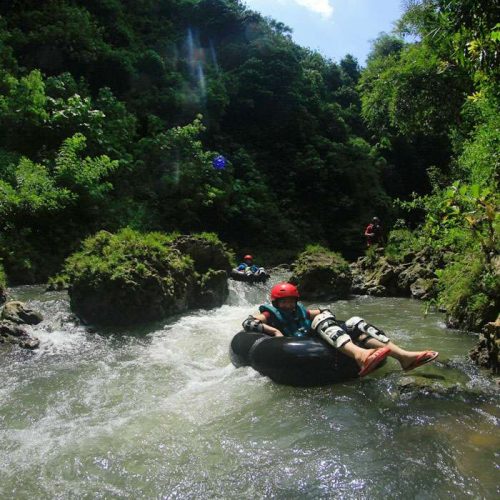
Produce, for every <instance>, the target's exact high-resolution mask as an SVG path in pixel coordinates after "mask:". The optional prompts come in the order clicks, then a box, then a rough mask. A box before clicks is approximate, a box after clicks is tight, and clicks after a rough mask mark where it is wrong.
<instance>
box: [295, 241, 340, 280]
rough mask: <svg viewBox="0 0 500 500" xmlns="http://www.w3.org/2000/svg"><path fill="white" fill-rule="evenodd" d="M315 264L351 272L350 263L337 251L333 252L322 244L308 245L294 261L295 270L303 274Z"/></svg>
mask: <svg viewBox="0 0 500 500" xmlns="http://www.w3.org/2000/svg"><path fill="white" fill-rule="evenodd" d="M311 265H313V266H325V265H328V266H329V267H335V268H336V269H337V270H338V272H349V263H348V262H347V261H346V260H345V259H344V258H343V257H342V255H340V254H339V253H337V252H332V251H331V250H328V248H325V247H323V246H321V245H307V246H306V249H305V250H304V251H303V252H302V253H300V254H299V256H298V257H297V260H296V261H295V263H294V271H295V273H297V274H302V273H303V272H306V271H308V270H310V268H311Z"/></svg>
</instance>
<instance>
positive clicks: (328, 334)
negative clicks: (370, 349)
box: [311, 311, 351, 349]
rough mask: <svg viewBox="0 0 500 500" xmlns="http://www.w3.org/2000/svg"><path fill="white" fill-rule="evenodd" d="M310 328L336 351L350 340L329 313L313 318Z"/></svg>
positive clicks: (324, 312) (325, 312)
mask: <svg viewBox="0 0 500 500" xmlns="http://www.w3.org/2000/svg"><path fill="white" fill-rule="evenodd" d="M311 328H312V329H313V330H314V331H315V332H317V333H318V334H319V335H320V337H322V338H323V339H325V340H326V341H327V342H328V343H329V344H330V345H332V346H333V347H335V348H336V349H339V348H340V347H342V346H343V345H345V344H347V342H350V340H351V337H349V335H348V334H347V332H346V331H345V330H343V329H342V328H340V326H338V325H337V322H336V321H335V316H334V315H333V314H332V313H331V312H330V311H323V312H322V313H320V314H318V315H317V316H316V317H315V318H314V320H313V322H312V325H311Z"/></svg>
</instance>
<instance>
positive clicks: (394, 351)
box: [365, 338, 432, 370]
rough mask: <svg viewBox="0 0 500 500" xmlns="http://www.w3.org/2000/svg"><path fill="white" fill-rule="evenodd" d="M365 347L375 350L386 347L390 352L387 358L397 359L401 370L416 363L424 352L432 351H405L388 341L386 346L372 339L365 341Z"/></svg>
mask: <svg viewBox="0 0 500 500" xmlns="http://www.w3.org/2000/svg"><path fill="white" fill-rule="evenodd" d="M365 345H366V346H369V347H375V348H377V347H388V348H389V349H390V350H391V354H389V356H392V357H393V358H395V359H397V360H398V361H399V363H400V364H401V368H403V370H405V369H407V368H409V367H410V366H412V365H413V364H414V363H415V362H416V360H417V358H419V357H420V356H422V355H424V354H425V353H426V352H432V351H407V350H405V349H402V348H401V347H399V346H398V345H396V344H395V343H394V342H391V341H389V342H387V343H386V344H384V343H383V342H379V341H378V340H376V339H373V338H368V339H367V340H365Z"/></svg>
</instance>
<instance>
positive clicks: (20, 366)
mask: <svg viewBox="0 0 500 500" xmlns="http://www.w3.org/2000/svg"><path fill="white" fill-rule="evenodd" d="M269 287H270V285H268V286H264V285H245V284H244V283H236V282H231V293H230V297H229V299H228V301H227V304H226V305H224V306H223V307H221V308H219V309H215V310H211V311H196V312H191V313H189V314H187V315H185V316H183V317H178V318H173V319H171V320H170V321H168V322H166V323H162V324H158V325H154V326H150V327H149V329H147V330H145V331H128V332H117V331H106V332H104V331H99V330H97V331H95V330H91V329H86V328H85V327H83V326H81V325H79V324H78V323H77V322H75V320H74V318H73V317H72V315H71V314H70V311H69V307H68V301H67V297H66V296H65V294H64V293H62V292H57V293H56V292H51V293H43V292H42V290H41V289H40V288H36V287H35V288H33V287H27V288H19V289H14V290H12V291H11V292H12V293H11V295H12V297H13V298H18V299H20V300H25V301H28V303H29V305H30V306H31V307H33V308H35V309H37V310H39V311H40V312H42V314H43V315H44V317H45V320H44V321H43V322H42V323H41V324H40V325H37V326H36V327H32V330H33V334H35V335H36V336H38V337H39V338H40V340H41V346H40V349H38V350H37V351H34V352H28V351H22V350H21V349H19V348H16V347H10V346H9V347H6V346H3V347H1V348H0V377H1V380H2V384H1V387H0V402H1V408H0V447H1V448H0V449H1V454H0V498H30V499H32V498H193V499H204V498H217V499H220V498H222V499H226V498H235V499H236V498H238V499H239V498H245V499H246V498H252V499H253V498H287V499H289V498H301V499H302V498H315V499H316V498H395V499H396V498H397V499H400V498H419V499H427V498H466V497H467V498H468V497H473V498H498V495H499V486H498V485H499V473H498V472H499V471H498V469H499V450H500V437H499V433H498V422H499V417H500V411H499V404H498V392H497V390H496V387H495V386H494V384H493V383H492V381H491V380H489V379H488V378H486V377H485V376H484V375H481V374H480V373H479V372H478V370H477V369H476V368H475V367H474V366H473V365H472V364H471V363H470V362H469V361H468V359H467V352H468V350H469V349H470V348H471V347H472V346H473V345H474V343H475V342H476V340H477V339H476V337H475V336H473V335H468V334H465V333H460V332H456V331H450V330H446V329H445V328H444V325H443V320H442V317H441V315H440V314H438V313H432V314H429V315H428V316H427V317H424V315H423V307H422V303H420V302H417V301H412V300H408V299H387V298H383V299H382V298H368V297H359V298H355V299H353V300H349V301H339V302H335V303H333V304H331V307H332V308H333V309H334V310H335V312H336V313H337V316H338V317H340V318H347V317H348V316H352V315H354V314H356V315H361V316H364V317H365V318H367V319H369V321H371V322H372V323H374V324H376V325H378V326H380V327H381V328H383V329H384V330H385V331H386V333H388V334H389V335H390V336H391V337H392V339H393V340H394V341H396V343H399V344H401V345H402V346H404V347H412V348H415V349H423V348H432V349H436V350H439V351H440V352H441V355H440V358H439V361H438V362H437V363H435V364H433V365H428V366H425V367H422V368H420V369H418V370H416V371H415V372H412V375H413V374H414V375H417V374H418V375H420V376H421V377H425V380H427V381H428V382H430V383H432V384H434V386H435V387H437V388H438V389H441V390H437V391H429V390H426V389H420V390H418V389H411V388H410V389H409V390H408V391H402V390H400V387H401V384H400V383H401V382H402V381H403V382H404V381H405V380H408V374H404V373H402V372H401V370H400V369H399V366H398V363H397V362H396V361H395V360H392V359H390V360H389V362H388V363H387V365H386V366H385V367H383V368H382V369H380V370H378V371H377V372H376V373H375V374H373V375H370V376H368V377H366V378H365V379H362V380H355V381H351V382H348V383H344V384H340V385H336V386H331V387H321V388H312V389H311V388H310V389H298V388H292V387H286V386H279V385H276V384H274V383H273V382H271V381H270V380H269V379H267V378H264V377H262V376H260V375H259V374H258V373H256V372H255V371H253V370H252V369H251V368H239V369H236V368H234V367H233V366H232V365H231V363H230V360H229V356H228V346H229V343H230V341H231V338H232V336H233V335H234V333H235V332H236V331H238V329H239V328H240V325H241V322H242V320H243V319H244V318H245V317H246V316H247V315H248V314H249V313H250V312H252V311H254V310H255V306H256V305H257V304H259V303H261V302H262V301H264V300H265V296H266V294H267V293H268V289H269ZM322 305H326V304H322Z"/></svg>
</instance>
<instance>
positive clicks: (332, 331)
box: [243, 283, 439, 377]
mask: <svg viewBox="0 0 500 500" xmlns="http://www.w3.org/2000/svg"><path fill="white" fill-rule="evenodd" d="M270 298H271V304H263V305H261V306H260V307H259V314H257V315H255V316H252V315H251V316H249V317H248V318H247V319H246V320H245V321H244V322H243V328H244V329H245V330H246V331H253V332H262V333H266V334H268V335H271V336H276V337H280V336H286V337H304V336H308V335H313V334H314V333H316V334H318V335H319V336H320V337H321V338H323V339H324V340H325V341H326V342H327V343H328V344H330V345H331V346H332V347H333V348H335V349H338V350H339V351H340V352H342V353H343V354H345V355H346V356H349V357H350V358H353V359H354V360H355V361H356V363H357V364H358V366H359V368H360V371H359V376H360V377H363V376H365V375H368V373H370V372H372V371H373V370H374V369H375V368H376V367H377V366H378V365H379V364H380V363H381V362H382V361H383V360H384V359H385V358H386V357H387V356H392V357H393V358H395V359H397V360H398V361H399V363H400V364H401V368H403V370H405V371H408V370H413V369H414V368H417V367H419V366H421V365H423V364H425V363H429V362H430V361H433V360H434V359H436V358H437V356H438V354H439V353H437V352H435V351H407V350H405V349H402V348H401V347H399V346H397V345H396V344H394V342H391V341H390V339H389V338H388V337H387V336H386V335H385V334H384V332H383V331H382V330H379V329H378V328H376V327H374V326H373V325H369V324H368V323H367V322H366V321H365V320H364V319H363V318H360V317H358V316H353V317H352V318H349V319H348V320H347V321H345V322H341V321H338V320H337V319H336V318H335V315H334V314H333V313H332V312H331V311H329V310H320V309H306V308H305V307H304V305H303V304H302V303H301V302H299V300H298V299H299V291H298V289H297V287H296V286H295V285H292V284H291V283H278V284H277V285H275V286H274V287H273V288H272V289H271V297H270Z"/></svg>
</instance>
